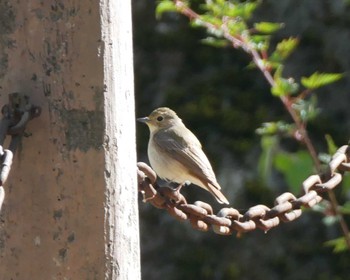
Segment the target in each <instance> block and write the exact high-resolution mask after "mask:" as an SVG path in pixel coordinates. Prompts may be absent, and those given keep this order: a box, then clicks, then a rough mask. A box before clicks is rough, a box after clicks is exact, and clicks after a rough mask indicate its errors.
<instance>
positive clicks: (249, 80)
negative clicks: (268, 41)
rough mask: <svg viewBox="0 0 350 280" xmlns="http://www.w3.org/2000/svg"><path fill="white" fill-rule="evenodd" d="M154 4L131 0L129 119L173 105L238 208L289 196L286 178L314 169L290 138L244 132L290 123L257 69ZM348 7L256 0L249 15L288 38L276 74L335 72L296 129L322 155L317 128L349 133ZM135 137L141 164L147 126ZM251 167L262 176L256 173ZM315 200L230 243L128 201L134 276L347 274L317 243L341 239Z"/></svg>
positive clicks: (335, 135) (322, 1) (342, 139)
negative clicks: (135, 211) (136, 219)
mask: <svg viewBox="0 0 350 280" xmlns="http://www.w3.org/2000/svg"><path fill="white" fill-rule="evenodd" d="M155 8H156V2H155V1H144V0H133V21H134V58H135V66H134V67H135V92H136V109H137V111H136V112H137V116H138V117H142V116H146V115H148V114H149V113H150V112H151V111H152V110H153V109H155V108H157V107H160V106H167V107H170V108H172V109H174V110H175V111H176V112H177V113H178V115H179V116H180V117H181V118H182V119H183V121H184V123H185V124H186V126H187V127H188V128H190V129H191V130H192V131H193V132H194V133H195V134H196V135H197V137H198V138H199V139H200V141H201V142H202V145H203V147H204V151H205V152H206V154H207V155H208V157H209V159H210V161H211V163H212V165H213V168H214V170H215V171H216V174H217V177H218V181H219V183H220V184H221V186H222V189H223V193H225V195H226V196H227V197H228V199H229V200H230V201H231V202H232V205H233V206H234V207H235V208H237V209H239V210H240V211H241V212H244V211H245V210H246V209H248V208H249V207H251V206H254V205H256V204H266V205H269V206H272V205H273V201H274V198H275V197H276V196H278V195H279V194H280V193H282V192H284V191H292V192H293V193H294V194H296V195H298V194H299V186H298V185H296V184H298V181H299V182H301V181H303V179H305V176H307V175H308V173H309V172H314V170H312V167H311V164H308V159H307V158H305V152H304V148H303V146H302V145H300V144H299V143H298V142H296V141H295V140H293V139H289V138H278V139H273V138H271V139H267V140H266V139H265V141H263V140H262V138H261V136H260V135H257V134H256V129H257V128H259V127H261V125H262V123H265V122H276V121H284V122H287V123H289V122H291V119H290V117H289V115H288V114H287V112H286V111H285V109H284V107H283V106H282V103H281V102H280V100H279V99H278V98H276V97H273V96H272V95H271V93H270V87H269V85H268V84H267V82H266V81H265V80H264V78H263V77H262V74H261V73H260V72H259V71H258V70H257V69H250V68H249V67H247V65H248V64H249V63H250V58H249V57H248V55H247V54H245V53H244V52H242V51H240V50H235V49H232V48H215V47H211V46H207V45H204V44H202V43H201V40H202V39H203V38H205V37H207V35H206V32H205V30H204V29H200V28H196V29H194V28H191V27H190V26H189V23H188V19H187V18H185V17H184V16H181V15H179V14H175V13H165V14H163V15H162V17H161V18H160V19H158V20H157V19H156V17H155ZM349 14H350V1H347V0H308V1H301V0H293V1H292V0H283V1H273V0H264V1H262V4H261V5H260V7H259V8H258V10H257V11H256V12H255V14H254V18H253V21H254V22H255V21H272V22H282V23H284V24H285V27H284V28H283V29H281V30H280V31H278V32H277V33H276V34H274V35H273V37H272V38H273V39H272V41H275V42H278V41H281V40H282V39H283V38H288V37H290V36H294V37H297V38H299V40H300V43H299V46H298V48H297V49H296V51H295V52H294V53H293V54H292V55H291V57H290V58H289V59H288V60H287V62H286V67H285V70H284V73H285V75H286V76H289V75H290V76H292V77H295V78H297V79H299V78H300V77H302V76H309V75H311V74H312V73H314V72H315V71H320V72H337V73H345V75H344V78H343V79H342V80H341V81H339V82H337V83H334V84H332V85H329V86H326V87H324V88H322V89H320V90H319V91H317V94H316V95H315V97H317V102H318V108H319V110H320V111H319V114H318V115H317V117H316V118H315V119H314V120H313V121H312V122H311V123H309V125H308V131H309V134H310V137H311V139H312V141H313V143H314V145H315V147H316V149H317V151H318V152H319V153H327V152H328V148H327V141H326V139H325V135H327V134H328V135H330V136H331V137H332V139H333V141H334V143H335V144H336V145H338V146H341V145H344V144H347V143H348V140H349V131H350V127H349V123H350V110H349V109H348V108H349V104H350V95H349V84H350V79H349V78H350V72H349V70H350V17H349ZM137 134H138V135H137V136H138V160H140V161H145V162H148V159H147V153H146V151H147V143H148V137H149V132H148V129H147V127H146V126H142V125H141V124H138V127H137ZM266 141H272V143H266ZM274 141H276V142H274ZM264 145H268V146H269V147H275V148H276V149H278V150H279V151H280V152H281V153H280V155H279V157H280V158H277V159H275V160H276V161H275V164H270V165H269V163H268V162H263V163H262V161H266V159H267V158H268V157H266V154H264V153H266V149H264ZM293 162H294V164H293ZM283 168H284V169H293V172H294V174H295V175H294V176H291V175H290V174H289V176H286V174H285V173H284V172H283ZM261 169H264V170H265V171H266V169H268V172H263V175H264V176H262V172H261ZM310 174H311V173H310ZM347 181H349V180H345V182H344V183H343V185H342V186H341V187H338V188H337V189H336V195H337V197H338V200H339V203H340V204H341V205H344V204H345V203H346V201H348V200H350V197H349V196H350V192H349V190H350V184H349V183H347ZM183 192H184V194H185V196H186V197H187V198H188V200H189V201H190V202H193V201H195V200H203V201H207V202H208V203H210V204H211V205H213V206H214V208H215V207H216V210H218V209H219V208H220V205H217V204H216V202H215V201H214V200H213V199H212V197H211V196H210V194H209V193H207V192H205V191H202V190H201V189H199V188H198V187H193V186H190V187H188V188H187V189H185V190H184V191H183ZM345 205H346V204H345ZM326 207H327V205H326V203H324V204H322V205H320V206H318V208H317V207H316V209H313V210H308V211H305V212H304V214H303V215H302V217H301V218H299V219H298V220H297V221H295V222H292V223H289V224H281V225H280V226H278V227H277V228H275V229H273V230H271V231H269V232H268V233H266V234H265V233H263V232H261V231H255V232H251V233H247V234H245V235H243V236H242V237H240V238H236V237H235V236H218V235H215V234H214V233H212V232H207V233H203V232H197V231H194V230H193V229H192V228H191V226H190V224H189V223H180V222H178V221H176V220H175V219H174V218H172V217H170V216H169V215H168V214H167V213H166V212H165V211H162V210H158V209H154V208H152V207H151V206H150V205H148V204H144V203H142V202H141V199H140V222H141V253H142V277H143V279H168V280H172V279H262V278H263V279H348V277H349V273H350V266H349V263H350V253H349V251H343V252H339V253H335V252H334V247H332V246H327V243H326V242H327V241H329V240H334V239H336V238H338V237H341V236H342V232H341V231H340V229H339V225H338V223H337V220H336V218H333V217H327V216H325V215H324V211H323V210H324V209H325V208H326ZM345 219H346V220H347V222H348V225H350V220H349V218H348V217H347V216H345Z"/></svg>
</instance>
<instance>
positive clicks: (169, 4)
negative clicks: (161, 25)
mask: <svg viewBox="0 0 350 280" xmlns="http://www.w3.org/2000/svg"><path fill="white" fill-rule="evenodd" d="M176 11H177V9H176V5H175V3H174V2H173V1H170V0H163V1H160V2H159V3H158V4H157V7H156V17H157V18H158V19H159V18H160V17H161V16H162V14H163V13H165V12H176Z"/></svg>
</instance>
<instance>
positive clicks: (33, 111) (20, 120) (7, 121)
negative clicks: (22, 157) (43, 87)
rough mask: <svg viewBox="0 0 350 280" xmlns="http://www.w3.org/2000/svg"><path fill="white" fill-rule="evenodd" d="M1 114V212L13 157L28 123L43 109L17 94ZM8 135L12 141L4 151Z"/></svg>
mask: <svg viewBox="0 0 350 280" xmlns="http://www.w3.org/2000/svg"><path fill="white" fill-rule="evenodd" d="M1 113H2V115H3V117H2V119H1V120H0V211H1V207H2V204H3V202H4V199H5V190H4V187H3V185H4V184H5V182H6V180H7V178H8V176H9V174H10V170H11V165H12V159H13V156H14V154H15V152H16V149H17V146H18V144H19V141H20V139H21V137H22V136H23V133H24V130H25V127H26V125H27V123H28V122H29V121H30V120H31V119H33V118H35V117H38V116H39V115H40V113H41V108H40V107H37V106H33V105H31V104H30V103H29V98H28V97H27V96H24V95H21V94H19V93H17V92H16V93H11V94H9V104H7V105H5V106H3V107H2V109H1ZM7 135H10V136H11V140H10V143H9V147H8V149H4V148H3V145H4V142H5V138H6V136H7Z"/></svg>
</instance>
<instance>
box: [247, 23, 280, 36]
mask: <svg viewBox="0 0 350 280" xmlns="http://www.w3.org/2000/svg"><path fill="white" fill-rule="evenodd" d="M282 27H284V24H283V23H274V22H266V21H264V22H258V23H255V24H254V28H255V29H256V30H257V31H259V32H261V33H267V34H271V33H273V32H276V31H277V30H279V29H281V28H282Z"/></svg>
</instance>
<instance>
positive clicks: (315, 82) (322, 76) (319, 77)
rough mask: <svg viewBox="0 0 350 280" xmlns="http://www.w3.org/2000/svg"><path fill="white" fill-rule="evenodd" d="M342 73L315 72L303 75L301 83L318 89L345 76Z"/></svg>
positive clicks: (309, 87)
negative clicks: (308, 75) (307, 75)
mask: <svg viewBox="0 0 350 280" xmlns="http://www.w3.org/2000/svg"><path fill="white" fill-rule="evenodd" d="M343 76H344V75H343V74H341V73H318V72H315V73H313V74H312V75H311V76H310V77H302V78H301V84H302V85H303V86H304V87H306V88H308V89H316V88H319V87H322V86H325V85H328V84H331V83H334V82H336V81H338V80H340V79H341V78H343Z"/></svg>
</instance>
